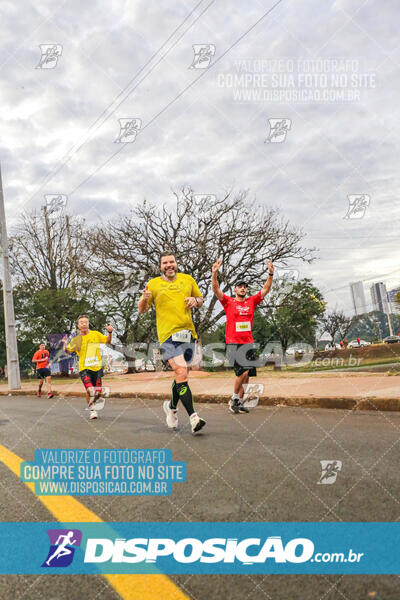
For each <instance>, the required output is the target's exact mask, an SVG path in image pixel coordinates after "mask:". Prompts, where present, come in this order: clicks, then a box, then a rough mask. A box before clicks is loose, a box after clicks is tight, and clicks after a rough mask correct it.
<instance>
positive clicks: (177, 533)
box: [0, 522, 400, 575]
mask: <svg viewBox="0 0 400 600" xmlns="http://www.w3.org/2000/svg"><path fill="white" fill-rule="evenodd" d="M399 535H400V523H320V522H319V523H255V522H252V523H170V522H168V523H165V522H162V523H0V539H1V544H2V548H3V550H4V549H5V548H7V551H6V552H5V551H3V552H2V553H1V555H0V573H1V574H45V573H49V574H54V573H64V574H67V573H69V574H72V573H75V574H78V573H79V574H84V573H103V574H105V573H107V574H108V573H120V574H122V573H127V574H129V573H136V574H138V573H141V574H151V573H166V574H173V573H175V574H179V573H187V574H257V573H277V574H279V573H280V574H290V573H292V574H359V575H360V574H400V549H399V543H398V540H399Z"/></svg>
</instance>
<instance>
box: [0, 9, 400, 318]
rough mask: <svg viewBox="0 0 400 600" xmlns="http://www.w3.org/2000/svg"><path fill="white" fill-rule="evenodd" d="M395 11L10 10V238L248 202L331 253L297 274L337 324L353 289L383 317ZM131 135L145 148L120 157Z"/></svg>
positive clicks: (0, 64) (395, 80) (394, 246)
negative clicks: (45, 208) (16, 233)
mask: <svg viewBox="0 0 400 600" xmlns="http://www.w3.org/2000/svg"><path fill="white" fill-rule="evenodd" d="M397 4H398V3H397V2H395V0H385V2H382V1H379V0H369V1H368V0H367V1H365V2H364V1H363V0H297V1H295V0H281V1H280V2H278V3H277V0H275V2H273V1H271V0H268V1H266V0H246V2H242V1H241V0H238V1H237V2H235V3H233V2H223V1H222V0H200V1H199V0H190V1H189V0H185V1H182V0H177V1H175V2H171V1H169V2H166V1H165V0H157V1H155V0H146V1H145V0H131V1H130V2H128V1H123V0H110V1H109V2H107V3H106V2H97V3H96V2H92V1H87V2H84V3H81V2H77V1H76V0H68V1H65V2H50V1H47V2H42V1H40V0H36V1H35V2H33V1H32V2H26V1H25V0H23V1H21V2H19V3H17V4H16V3H14V2H7V1H6V0H3V2H2V8H1V13H2V14H1V23H2V25H1V37H0V46H1V58H0V69H1V76H2V78H1V87H0V99H1V108H2V110H1V112H0V119H1V136H0V144H1V150H0V160H1V166H2V173H3V183H4V192H5V200H6V212H7V219H8V226H9V229H11V228H12V224H13V223H14V222H15V220H16V219H17V218H18V214H19V213H20V212H21V211H22V210H24V209H28V208H30V207H39V206H40V205H41V204H43V201H44V200H43V195H44V194H66V195H67V196H68V207H69V211H70V212H74V213H77V214H81V215H83V216H85V217H86V218H88V219H89V220H92V221H95V220H98V219H100V218H102V219H107V218H112V217H113V216H115V215H116V214H118V213H120V212H122V211H124V210H125V209H126V208H127V207H128V206H129V205H130V204H133V203H134V202H136V201H140V200H142V199H143V198H144V197H146V198H148V199H149V200H151V201H153V202H157V203H162V202H168V201H170V200H171V189H179V188H180V187H182V185H185V184H187V185H191V186H192V188H193V189H194V190H195V191H196V192H197V193H207V194H216V195H218V194H221V193H223V192H224V190H226V189H227V188H233V189H234V190H240V189H247V190H249V197H252V198H256V200H257V202H258V203H260V204H263V205H266V206H276V207H279V208H280V209H281V211H282V213H283V215H284V216H285V217H286V218H287V219H289V220H290V222H291V223H293V224H294V225H296V226H299V227H302V228H303V230H304V232H305V233H306V235H307V237H306V244H307V245H309V246H310V247H311V246H316V247H317V248H318V249H319V250H318V253H317V255H318V260H317V261H315V262H314V263H313V264H312V265H295V264H293V265H292V266H293V267H296V268H298V269H299V272H300V276H308V277H312V279H313V280H314V281H315V283H316V284H317V285H318V286H319V287H320V289H321V290H322V291H323V292H324V294H325V297H326V299H327V300H328V302H329V307H330V308H335V307H340V308H344V309H345V310H346V311H348V312H351V311H352V305H351V299H350V293H349V283H350V282H351V281H358V280H364V281H365V288H366V294H367V302H370V295H369V291H368V288H369V286H370V285H371V283H372V282H373V281H381V280H382V281H385V282H386V284H387V286H388V289H389V288H391V287H395V286H397V285H398V284H399V283H400V266H399V262H398V230H399V216H400V208H399V202H398V198H397V196H398V189H399V171H400V169H399V150H398V139H399V133H400V132H399V129H400V119H399V108H398V107H399V101H398V96H397V95H398V90H399V72H398V57H399V53H398V45H399V38H398V31H397V30H398V25H397V24H396V15H397V11H398V5H397ZM267 12H268V14H266V13H267ZM265 14H266V16H265V17H264V18H262V17H263V15H265ZM260 19H261V20H260ZM257 21H259V23H258V24H257V25H256V26H254V25H255V24H256V22H257ZM246 32H247V33H246ZM46 44H47V45H51V47H52V48H53V47H54V51H53V56H54V55H55V59H54V58H53V59H51V58H50V59H49V60H48V61H47V62H45V60H44V56H45V54H44V53H45V51H46V48H47V46H45V47H43V45H46ZM40 45H42V50H41V49H40ZM193 45H199V46H200V48H197V49H196V50H197V52H196V54H195V52H194V50H193ZM231 46H232V48H231V49H229V48H230V47H231ZM160 48H161V50H160ZM202 48H204V50H203V49H202ZM57 54H59V56H57ZM191 66H192V68H190V67H191ZM188 86H189V87H188ZM396 96H397V97H396ZM169 103H171V104H170V105H169ZM164 109H165V110H164ZM161 111H162V112H161ZM133 118H137V119H141V128H140V130H139V133H138V135H137V137H136V139H135V140H134V141H131V142H130V143H115V140H116V139H117V138H118V135H119V132H120V126H119V119H133ZM270 120H272V121H271V123H270ZM277 121H278V124H276V123H277ZM132 137H133V136H131V137H130V138H129V140H132ZM114 154H115V156H113V155H114ZM349 195H350V196H355V197H356V198H355V199H354V200H353V199H352V202H353V201H354V202H355V206H356V207H357V208H358V210H357V211H355V210H351V211H349V200H348V196H349ZM346 216H347V218H346ZM349 217H350V218H349ZM355 217H359V218H355ZM360 217H362V218H360Z"/></svg>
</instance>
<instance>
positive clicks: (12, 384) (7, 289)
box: [0, 167, 21, 390]
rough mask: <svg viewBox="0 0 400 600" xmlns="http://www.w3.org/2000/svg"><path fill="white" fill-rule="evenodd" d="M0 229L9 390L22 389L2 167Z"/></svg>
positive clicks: (0, 180)
mask: <svg viewBox="0 0 400 600" xmlns="http://www.w3.org/2000/svg"><path fill="white" fill-rule="evenodd" d="M0 227H1V229H0V231H1V258H2V267H3V299H4V327H5V330H6V347H7V378H8V389H9V390H20V389H21V376H20V372H19V360H18V346H17V334H16V329H15V316H14V301H13V293H12V286H11V276H10V265H9V260H8V239H7V226H6V213H5V210H4V196H3V182H2V179H1V167H0Z"/></svg>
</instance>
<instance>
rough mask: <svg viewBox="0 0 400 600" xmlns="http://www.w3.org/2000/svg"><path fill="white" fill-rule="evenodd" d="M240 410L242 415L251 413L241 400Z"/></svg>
mask: <svg viewBox="0 0 400 600" xmlns="http://www.w3.org/2000/svg"><path fill="white" fill-rule="evenodd" d="M238 409H239V412H240V413H248V412H250V411H249V409H248V408H246V407H245V405H244V404H243V402H242V401H241V400H239V404H238Z"/></svg>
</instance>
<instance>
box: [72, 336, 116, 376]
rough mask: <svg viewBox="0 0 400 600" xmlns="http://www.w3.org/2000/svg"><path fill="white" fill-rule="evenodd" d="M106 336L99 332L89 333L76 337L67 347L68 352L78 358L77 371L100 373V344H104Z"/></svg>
mask: <svg viewBox="0 0 400 600" xmlns="http://www.w3.org/2000/svg"><path fill="white" fill-rule="evenodd" d="M106 341H107V336H106V335H104V334H103V333H100V331H91V330H89V333H87V334H86V335H76V336H75V337H74V338H72V340H71V341H70V343H69V344H68V346H67V350H69V352H76V353H77V355H78V356H79V367H78V368H79V371H83V370H84V369H89V370H90V371H100V369H101V365H102V362H101V352H100V344H105V343H106Z"/></svg>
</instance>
